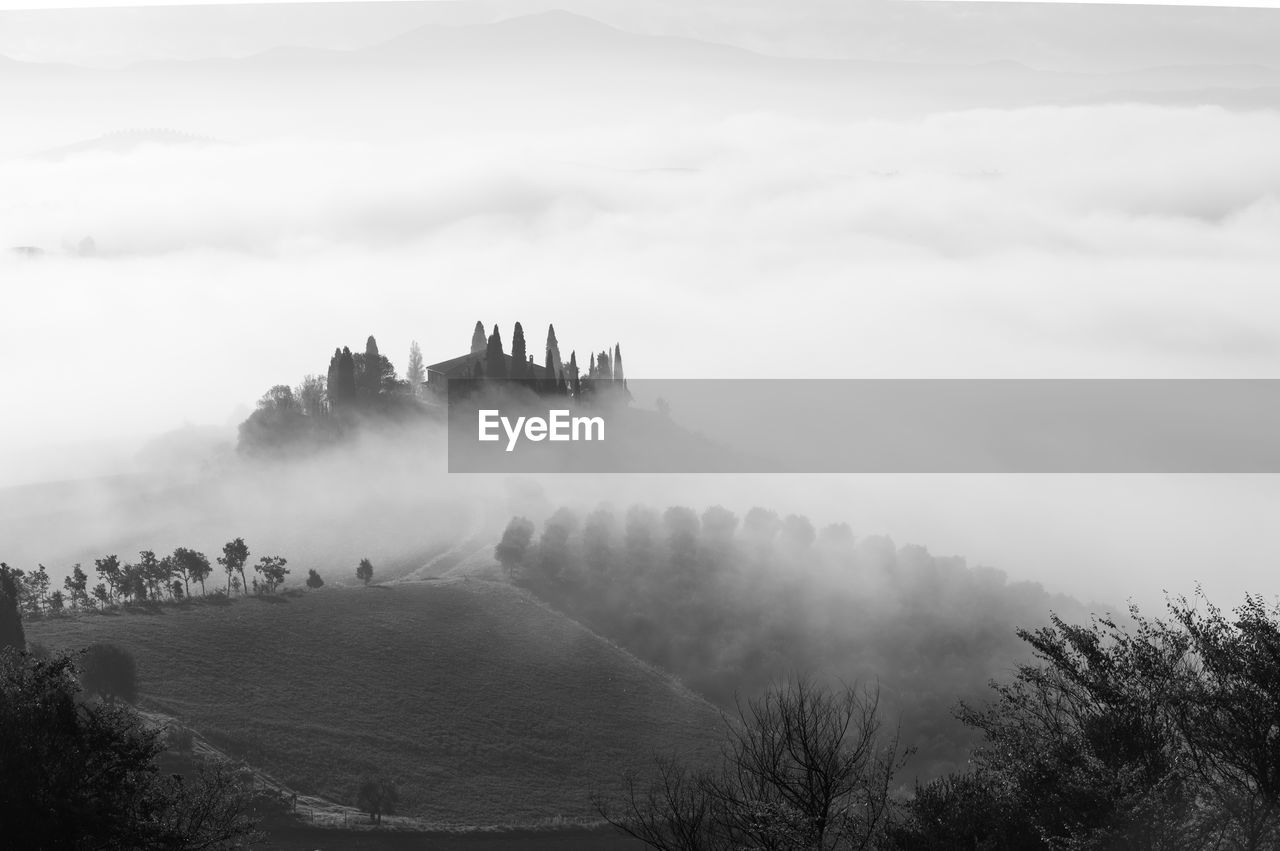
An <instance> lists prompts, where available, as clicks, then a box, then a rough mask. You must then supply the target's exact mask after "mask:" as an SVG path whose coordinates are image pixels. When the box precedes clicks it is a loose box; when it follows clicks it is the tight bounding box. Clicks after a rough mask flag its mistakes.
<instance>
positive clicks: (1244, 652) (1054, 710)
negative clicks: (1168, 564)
mask: <svg viewBox="0 0 1280 851" xmlns="http://www.w3.org/2000/svg"><path fill="white" fill-rule="evenodd" d="M1019 634H1020V636H1021V637H1022V638H1023V640H1024V641H1026V642H1027V643H1028V644H1029V645H1030V647H1031V648H1032V650H1033V652H1034V659H1033V660H1032V661H1031V662H1027V663H1024V664H1022V665H1020V666H1019V667H1018V669H1017V674H1016V676H1015V677H1014V678H1013V679H1012V680H1011V681H1006V682H1003V683H997V684H995V685H994V689H995V696H994V699H992V700H990V701H989V702H987V703H986V704H985V705H979V706H973V705H970V704H962V705H961V706H960V708H959V710H958V714H959V716H960V717H961V719H962V720H963V721H964V722H965V723H966V724H968V725H970V726H971V727H973V728H974V729H975V730H977V731H979V732H980V733H981V734H982V737H983V743H982V746H981V747H980V748H978V749H977V750H976V751H975V752H974V755H973V768H972V770H971V771H969V772H966V773H963V774H957V775H952V776H950V777H946V778H942V779H941V780H938V781H935V782H934V783H933V784H930V785H929V786H927V787H924V788H923V789H921V790H920V791H919V792H918V793H917V795H916V801H915V803H914V804H913V806H912V807H911V809H910V811H909V815H910V820H909V822H908V823H907V830H906V835H907V836H908V837H909V838H913V839H917V841H914V842H912V843H909V844H906V845H905V846H904V847H909V848H922V849H925V848H927V849H933V848H942V847H956V843H963V844H965V845H966V847H997V848H1011V847H1023V848H1081V849H1109V848H1135V849H1137V848H1141V849H1153V851H1155V850H1156V849H1170V851H1172V849H1209V848H1214V849H1218V848H1221V849H1242V851H1261V849H1270V848H1277V847H1280V607H1277V606H1274V605H1272V606H1268V605H1267V604H1266V603H1265V602H1264V601H1263V600H1262V598H1260V597H1255V596H1246V598H1245V601H1244V603H1243V604H1242V605H1240V606H1238V607H1237V608H1236V609H1234V610H1233V611H1232V612H1231V613H1229V614H1228V613H1224V612H1223V611H1221V610H1220V609H1218V608H1217V607H1216V606H1214V605H1213V604H1212V603H1210V602H1209V601H1207V600H1206V599H1204V597H1203V596H1202V595H1201V596H1197V597H1196V598H1195V599H1194V600H1191V601H1189V600H1187V599H1185V598H1179V599H1177V600H1174V601H1171V602H1169V603H1168V605H1167V616H1166V617H1164V618H1149V617H1145V616H1143V615H1142V613H1141V612H1140V611H1138V609H1137V608H1136V607H1131V609H1130V611H1129V617H1128V618H1127V619H1126V620H1125V621H1124V622H1120V621H1118V620H1116V619H1112V618H1094V619H1092V620H1091V622H1090V623H1089V624H1088V625H1078V624H1069V623H1067V622H1066V621H1064V620H1062V619H1061V618H1056V617H1055V618H1054V619H1053V622H1052V623H1051V624H1050V625H1048V626H1045V627H1041V628H1039V629H1036V630H1022V631H1020V633H1019ZM919 837H924V838H925V839H927V840H928V841H927V842H922V841H918V838H919ZM949 843H950V844H949Z"/></svg>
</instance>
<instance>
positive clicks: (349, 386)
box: [329, 346, 356, 409]
mask: <svg viewBox="0 0 1280 851" xmlns="http://www.w3.org/2000/svg"><path fill="white" fill-rule="evenodd" d="M335 377H336V378H337V382H336V384H333V385H330V387H329V404H330V406H331V407H333V408H342V409H346V408H349V407H350V406H351V405H352V404H353V403H354V402H355V398H356V361H355V357H354V356H353V355H352V354H351V349H349V348H347V347H346V346H343V347H342V354H341V355H340V356H339V357H338V368H337V374H336V376H335Z"/></svg>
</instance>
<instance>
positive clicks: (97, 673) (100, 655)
mask: <svg viewBox="0 0 1280 851" xmlns="http://www.w3.org/2000/svg"><path fill="white" fill-rule="evenodd" d="M80 668H81V670H80V685H81V687H82V688H83V689H84V692H85V694H87V695H90V696H96V697H101V698H102V699H103V700H107V701H117V700H122V701H124V702H125V703H133V702H134V701H136V700H137V699H138V665H137V663H136V662H135V661H134V659H133V654H131V653H130V652H129V651H128V650H125V649H124V648H123V647H120V646H119V645H116V644H109V643H99V644H92V645H90V646H89V647H88V648H87V649H86V650H85V651H84V659H83V660H82V661H81V663H80Z"/></svg>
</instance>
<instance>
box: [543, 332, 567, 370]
mask: <svg viewBox="0 0 1280 851" xmlns="http://www.w3.org/2000/svg"><path fill="white" fill-rule="evenodd" d="M547 354H548V355H550V356H551V364H552V366H554V367H555V371H554V372H553V373H552V374H551V376H552V379H553V380H554V379H555V376H557V375H560V374H561V373H563V372H564V361H562V360H560V343H559V341H557V340H556V326H554V325H548V326H547Z"/></svg>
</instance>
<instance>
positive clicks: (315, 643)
mask: <svg viewBox="0 0 1280 851" xmlns="http://www.w3.org/2000/svg"><path fill="white" fill-rule="evenodd" d="M28 636H29V639H30V640H32V641H36V642H41V643H43V644H45V645H47V646H48V647H50V648H51V649H61V648H75V647H81V646H85V645H87V644H89V643H92V642H97V641H109V642H115V643H117V644H119V645H121V646H123V647H126V648H128V649H129V650H130V651H131V652H132V653H133V654H134V655H135V656H136V657H137V660H138V668H139V672H140V675H141V678H142V694H143V703H144V705H145V706H149V707H152V708H155V709H158V710H159V711H162V712H166V713H169V714H172V715H174V716H177V717H178V718H180V719H181V720H182V721H184V722H186V723H188V724H190V725H191V726H193V727H194V728H195V729H196V730H198V731H199V732H200V733H201V735H203V736H205V737H206V738H207V739H209V740H210V741H211V742H213V743H214V744H215V745H217V746H219V747H221V748H223V749H224V750H226V751H228V752H229V753H231V754H232V755H234V756H236V757H240V758H243V759H246V760H248V761H249V762H250V763H251V764H252V765H254V766H255V767H259V768H262V769H263V770H265V771H267V772H268V773H269V774H271V775H273V776H274V777H276V778H277V779H279V780H280V781H282V782H284V783H285V784H287V785H288V786H290V787H292V788H294V789H296V790H297V791H299V792H302V793H304V794H315V795H319V796H322V797H325V798H328V799H330V800H333V801H335V802H339V803H346V804H350V803H352V802H353V798H354V789H355V785H356V782H357V779H358V778H359V776H360V775H361V774H363V773H365V772H375V771H376V772H381V773H382V774H384V775H386V776H390V777H394V778H398V780H399V784H400V790H401V797H402V801H403V804H404V806H403V811H404V813H405V814H409V815H417V816H421V817H424V818H426V819H428V820H430V821H438V822H452V823H465V824H472V825H491V824H499V823H506V824H510V823H518V822H527V821H532V820H536V819H539V818H543V817H548V816H556V815H566V816H587V815H590V806H589V802H588V795H589V793H590V792H591V790H592V789H595V788H603V789H611V788H615V785H616V784H617V783H618V781H619V773H620V772H621V771H622V770H623V769H624V768H625V767H627V766H629V765H633V766H635V767H637V768H642V767H644V765H645V764H646V763H647V762H648V760H649V758H650V753H651V752H652V751H654V750H668V749H672V748H674V749H678V750H679V751H681V752H682V753H685V754H691V755H696V754H699V753H709V752H708V751H707V742H708V741H709V739H708V736H709V735H710V734H711V733H713V731H714V730H715V729H716V724H717V723H718V721H719V718H718V715H717V713H716V712H715V711H714V710H712V709H711V708H710V707H709V706H708V705H707V704H706V703H704V702H702V701H701V700H699V699H697V698H694V697H693V696H692V695H690V694H689V693H688V692H685V691H683V690H681V689H680V688H678V687H676V686H675V685H673V684H672V683H671V682H670V681H668V680H667V679H666V678H665V677H663V676H662V675H660V674H659V673H656V672H655V671H653V670H652V669H649V668H647V667H645V666H643V665H642V664H640V663H638V662H637V661H636V660H635V659H634V658H633V657H631V656H629V655H627V654H626V653H624V652H622V651H620V650H618V649H617V648H615V647H613V646H611V645H610V644H608V643H607V642H605V641H603V640H601V639H600V638H598V637H596V636H595V635H593V634H592V633H590V632H588V631H587V630H585V629H584V628H582V627H581V626H579V625H578V624H576V623H574V622H572V621H570V620H569V619H567V618H565V617H563V616H560V615H557V614H555V613H554V612H552V611H550V610H548V609H547V608H546V607H544V606H542V605H540V604H539V603H537V602H536V601H534V600H532V599H530V598H529V597H528V596H527V595H525V594H524V593H521V592H519V591H517V590H515V589H512V588H510V587H508V586H505V585H502V584H494V583H486V582H481V581H475V580H463V581H451V582H446V581H442V582H430V583H406V584H401V585H396V586H381V587H380V586H371V587H368V588H360V589H333V588H329V587H326V588H323V589H320V590H319V591H315V592H311V593H308V594H306V595H304V596H289V597H277V598H264V599H245V600H241V601H238V602H233V603H232V604H230V605H224V606H217V605H208V606H203V607H199V606H197V607H194V608H191V609H186V610H183V609H177V608H166V609H164V610H163V611H162V613H160V614H138V613H119V614H112V615H101V616H85V617H80V618H77V619H74V620H72V619H66V620H52V621H49V620H46V621H42V622H32V623H31V624H30V625H29V628H28Z"/></svg>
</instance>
